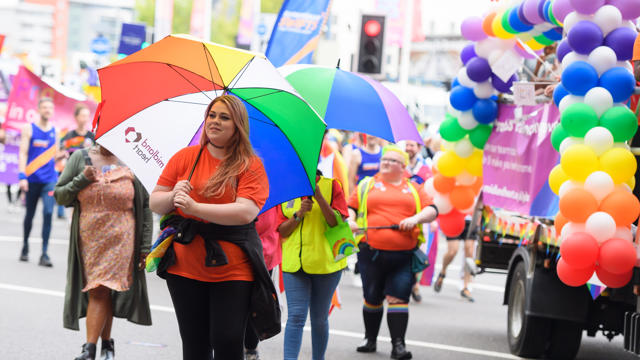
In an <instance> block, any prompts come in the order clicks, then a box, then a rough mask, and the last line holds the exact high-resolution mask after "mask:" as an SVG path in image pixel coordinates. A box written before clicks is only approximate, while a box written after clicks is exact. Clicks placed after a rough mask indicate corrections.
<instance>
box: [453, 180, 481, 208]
mask: <svg viewBox="0 0 640 360" xmlns="http://www.w3.org/2000/svg"><path fill="white" fill-rule="evenodd" d="M474 197H475V193H474V192H473V189H472V188H471V187H470V186H456V187H455V188H454V189H453V190H451V193H450V194H449V201H451V205H453V207H454V208H456V209H458V210H466V209H468V208H470V207H472V206H473V200H474Z"/></svg>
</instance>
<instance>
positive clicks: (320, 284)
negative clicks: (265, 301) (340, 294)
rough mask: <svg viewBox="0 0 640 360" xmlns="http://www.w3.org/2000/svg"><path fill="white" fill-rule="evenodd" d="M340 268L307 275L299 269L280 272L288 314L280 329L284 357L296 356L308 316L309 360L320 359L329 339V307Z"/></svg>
mask: <svg viewBox="0 0 640 360" xmlns="http://www.w3.org/2000/svg"><path fill="white" fill-rule="evenodd" d="M341 276H342V270H341V271H336V272H334V273H331V274H318V275H316V274H307V273H305V272H303V271H302V270H300V271H298V272H295V273H287V272H285V273H283V275H282V277H283V280H284V289H285V293H286V295H287V308H288V313H289V316H288V318H287V326H286V328H285V330H284V360H295V359H298V355H299V354H300V346H301V345H302V329H303V327H304V324H305V323H306V321H307V312H309V313H310V317H311V348H312V354H313V355H312V356H313V357H312V358H313V360H324V353H325V351H326V350H327V343H328V341H329V308H330V307H331V298H332V297H333V293H334V291H335V290H336V287H338V283H339V282H340V277H341Z"/></svg>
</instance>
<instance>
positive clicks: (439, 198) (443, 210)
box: [433, 193, 453, 214]
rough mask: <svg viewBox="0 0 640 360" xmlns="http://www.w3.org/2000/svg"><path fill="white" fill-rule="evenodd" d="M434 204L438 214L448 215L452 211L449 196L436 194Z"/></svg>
mask: <svg viewBox="0 0 640 360" xmlns="http://www.w3.org/2000/svg"><path fill="white" fill-rule="evenodd" d="M433 204H434V205H435V206H436V207H437V208H438V213H440V214H448V213H449V212H450V211H451V210H452V209H453V205H451V201H449V195H446V194H444V195H443V194H440V193H436V195H435V196H434V197H433Z"/></svg>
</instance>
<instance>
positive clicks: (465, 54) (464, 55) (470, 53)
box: [460, 44, 478, 65]
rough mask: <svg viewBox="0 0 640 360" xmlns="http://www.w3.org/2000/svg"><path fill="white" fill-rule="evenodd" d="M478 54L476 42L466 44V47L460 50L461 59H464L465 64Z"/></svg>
mask: <svg viewBox="0 0 640 360" xmlns="http://www.w3.org/2000/svg"><path fill="white" fill-rule="evenodd" d="M476 56H478V54H476V49H475V46H474V44H469V45H467V46H465V47H464V49H462V51H461V52H460V60H462V64H464V65H467V63H468V62H469V60H471V59H473V58H474V57H476Z"/></svg>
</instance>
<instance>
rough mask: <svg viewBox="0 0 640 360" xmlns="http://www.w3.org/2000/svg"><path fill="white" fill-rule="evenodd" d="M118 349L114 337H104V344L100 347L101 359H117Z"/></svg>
mask: <svg viewBox="0 0 640 360" xmlns="http://www.w3.org/2000/svg"><path fill="white" fill-rule="evenodd" d="M115 355H116V350H115V345H114V343H113V339H109V340H106V341H105V340H104V339H102V346H101V347H100V360H113V359H115Z"/></svg>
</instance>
